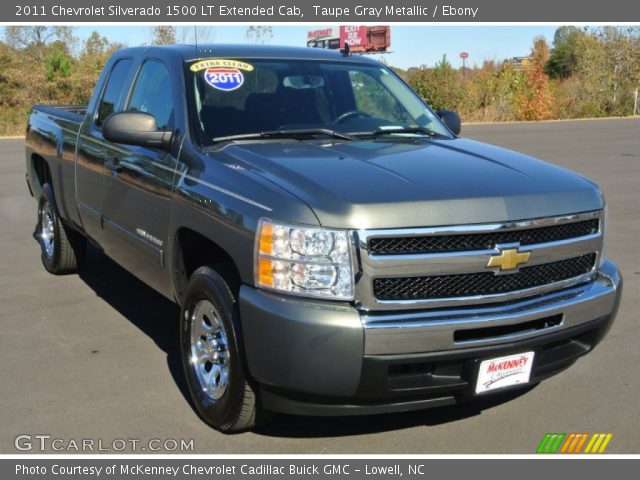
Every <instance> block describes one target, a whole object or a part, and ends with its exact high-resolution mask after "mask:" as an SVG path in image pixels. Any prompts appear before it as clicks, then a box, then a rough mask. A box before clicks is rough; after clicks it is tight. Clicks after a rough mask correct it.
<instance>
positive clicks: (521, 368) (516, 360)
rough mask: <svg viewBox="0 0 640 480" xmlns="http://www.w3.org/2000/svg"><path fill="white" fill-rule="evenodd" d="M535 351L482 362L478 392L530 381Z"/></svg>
mask: <svg viewBox="0 0 640 480" xmlns="http://www.w3.org/2000/svg"><path fill="white" fill-rule="evenodd" d="M533 355H534V352H525V353H518V354H517V355H509V356H507V357H499V358H492V359H490V360H484V361H483V362H482V363H480V369H479V370H478V381H477V383H476V393H483V392H488V391H490V390H496V389H498V388H504V387H510V386H512V385H520V384H524V383H529V377H530V376H531V366H532V365H533Z"/></svg>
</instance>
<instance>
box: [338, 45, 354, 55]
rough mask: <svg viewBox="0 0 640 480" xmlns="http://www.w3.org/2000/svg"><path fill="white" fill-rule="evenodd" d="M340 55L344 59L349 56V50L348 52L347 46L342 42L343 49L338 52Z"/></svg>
mask: <svg viewBox="0 0 640 480" xmlns="http://www.w3.org/2000/svg"><path fill="white" fill-rule="evenodd" d="M340 53H341V54H342V55H344V56H345V57H348V56H349V55H351V50H350V48H349V44H348V43H347V42H344V48H343V49H342V50H340Z"/></svg>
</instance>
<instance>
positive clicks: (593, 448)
mask: <svg viewBox="0 0 640 480" xmlns="http://www.w3.org/2000/svg"><path fill="white" fill-rule="evenodd" d="M612 438H613V433H594V434H593V436H592V437H591V440H589V443H588V444H587V448H585V449H584V453H604V451H605V450H606V449H607V445H609V442H610V441H611V439H612Z"/></svg>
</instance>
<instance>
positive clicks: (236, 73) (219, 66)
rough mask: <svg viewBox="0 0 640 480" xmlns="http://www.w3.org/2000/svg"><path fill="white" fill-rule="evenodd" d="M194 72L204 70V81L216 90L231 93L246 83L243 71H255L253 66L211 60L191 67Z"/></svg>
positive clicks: (221, 59)
mask: <svg viewBox="0 0 640 480" xmlns="http://www.w3.org/2000/svg"><path fill="white" fill-rule="evenodd" d="M189 68H190V70H191V71H192V72H200V71H202V70H204V80H205V81H206V82H207V83H208V84H209V85H211V86H212V87H213V88H215V89H216V90H222V91H223V92H231V91H233V90H237V89H238V88H240V87H241V86H242V84H243V83H244V74H243V73H242V71H243V70H244V71H245V72H251V71H253V65H251V64H249V63H246V62H239V61H237V60H227V59H225V58H210V59H207V60H201V61H199V62H196V63H194V64H193V65H191V67H189Z"/></svg>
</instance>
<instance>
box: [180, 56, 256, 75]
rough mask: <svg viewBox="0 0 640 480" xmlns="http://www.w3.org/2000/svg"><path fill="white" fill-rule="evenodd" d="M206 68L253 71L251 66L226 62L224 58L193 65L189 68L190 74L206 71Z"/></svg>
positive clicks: (237, 62) (235, 61)
mask: <svg viewBox="0 0 640 480" xmlns="http://www.w3.org/2000/svg"><path fill="white" fill-rule="evenodd" d="M208 68H237V69H239V70H244V71H245V72H251V71H253V65H251V64H250V63H245V62H239V61H238V60H227V59H226V58H208V59H207V60H201V61H199V62H196V63H194V64H193V65H191V67H189V69H190V70H191V71H192V72H199V71H201V70H207V69H208Z"/></svg>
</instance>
